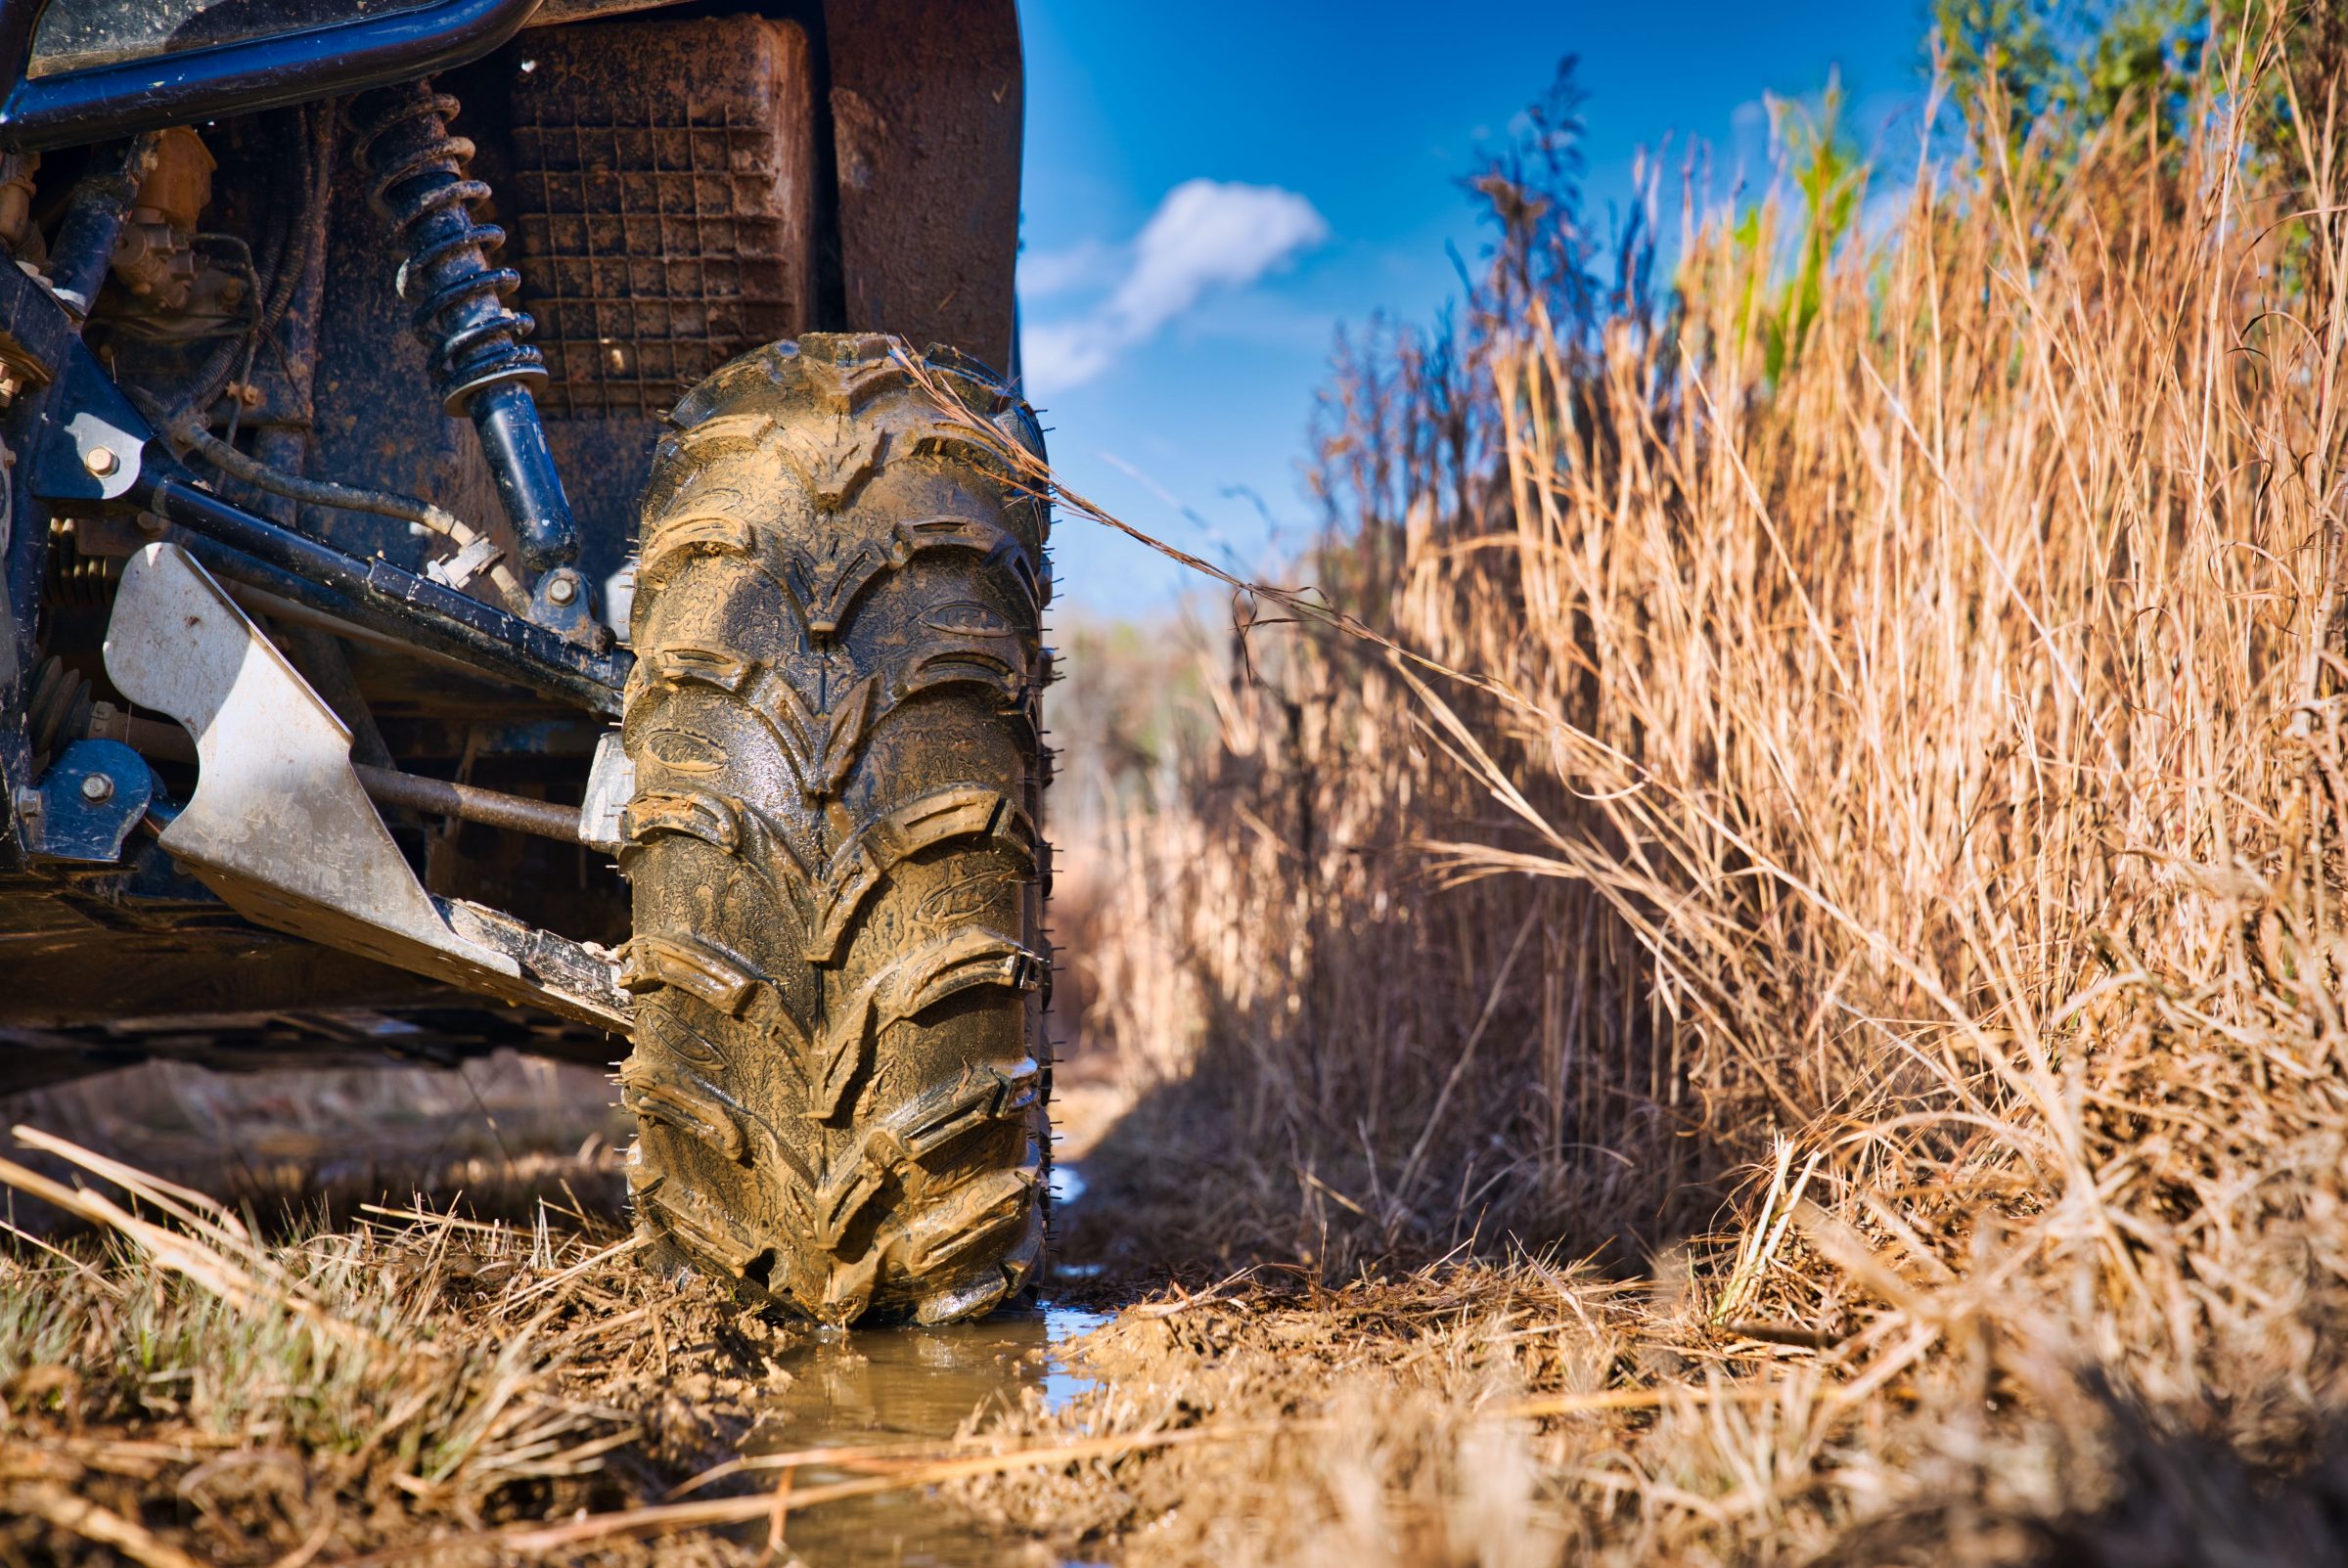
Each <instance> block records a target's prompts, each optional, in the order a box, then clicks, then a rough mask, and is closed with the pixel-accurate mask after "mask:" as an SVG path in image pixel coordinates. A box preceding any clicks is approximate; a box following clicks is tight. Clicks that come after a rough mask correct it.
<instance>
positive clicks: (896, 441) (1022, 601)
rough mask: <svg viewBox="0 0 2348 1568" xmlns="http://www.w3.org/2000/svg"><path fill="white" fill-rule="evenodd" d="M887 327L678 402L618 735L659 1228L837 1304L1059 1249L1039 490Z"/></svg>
mask: <svg viewBox="0 0 2348 1568" xmlns="http://www.w3.org/2000/svg"><path fill="white" fill-rule="evenodd" d="M892 342H893V339H890V338H886V337H881V336H866V335H836V336H835V335H822V336H814V335H811V336H806V337H803V338H801V339H800V340H799V341H798V343H797V344H796V346H795V347H794V346H793V345H791V344H789V343H785V344H779V345H776V346H774V347H771V348H766V349H761V350H759V351H758V352H756V353H753V354H749V355H746V356H745V357H743V358H741V359H738V360H736V361H734V362H733V363H732V364H729V365H727V366H726V367H725V368H723V369H721V370H719V371H718V372H717V373H716V374H715V375H713V376H711V377H710V378H709V379H708V380H707V381H703V382H702V383H701V384H700V386H698V387H696V388H695V389H694V390H693V391H692V392H691V393H689V394H688V395H687V396H686V397H685V399H684V400H683V401H682V402H681V403H679V404H678V405H677V408H676V411H675V413H674V414H673V415H672V416H671V420H672V423H673V424H674V425H675V426H676V429H675V431H674V432H673V433H672V434H669V435H667V436H665V437H664V438H663V439H662V440H661V442H660V445H659V448H658V451H657V452H656V453H655V459H654V464H653V473H652V479H651V482H650V484H649V485H648V487H647V489H646V493H645V501H644V515H643V532H642V534H641V536H640V537H641V541H642V550H641V556H640V560H639V565H638V569H637V586H636V601H635V607H634V611H633V618H632V631H633V641H634V645H635V650H636V658H637V663H636V670H635V674H634V676H633V678H632V679H631V681H630V684H629V689H628V694H627V708H626V717H625V720H624V728H623V738H624V741H625V744H626V748H627V753H628V755H629V757H630V758H631V759H633V761H634V763H635V765H636V793H635V795H634V796H633V798H632V800H631V802H630V804H629V805H628V807H627V810H626V815H625V817H624V819H623V822H622V837H623V840H624V844H623V847H622V849H621V852H620V867H621V870H622V871H623V872H624V873H625V874H626V875H627V877H628V880H629V882H630V884H631V887H632V890H633V899H634V906H635V916H634V932H635V934H634V937H633V939H632V940H631V941H630V943H629V944H628V950H627V956H626V963H625V967H624V969H623V971H622V983H623V984H624V985H626V987H627V988H628V989H629V990H630V991H632V992H634V993H635V994H636V996H637V999H638V1000H637V1024H636V1030H635V1038H634V1041H633V1049H632V1051H631V1053H630V1054H629V1056H628V1059H627V1061H626V1063H625V1065H623V1066H622V1067H621V1069H620V1074H619V1081H620V1086H621V1098H622V1102H623V1103H624V1104H625V1105H626V1106H627V1107H628V1109H630V1110H631V1111H633V1112H634V1113H635V1116H636V1119H637V1126H638V1130H639V1136H638V1139H637V1142H636V1144H635V1146H634V1147H633V1149H632V1150H631V1151H630V1153H629V1160H628V1183H629V1187H630V1189H631V1192H632V1194H633V1197H634V1200H635V1204H636V1212H637V1217H638V1223H639V1224H640V1226H641V1227H642V1229H643V1230H644V1232H646V1233H648V1234H649V1235H650V1236H651V1237H652V1238H653V1240H654V1241H655V1244H656V1247H657V1248H658V1249H659V1250H660V1251H662V1252H664V1253H666V1254H667V1255H668V1256H669V1257H670V1258H672V1259H675V1260H681V1261H683V1262H686V1263H689V1264H691V1265H694V1266H696V1267H699V1268H700V1269H703V1270H706V1271H707V1272H709V1273H710V1274H712V1275H715V1276H717V1277H719V1278H721V1279H723V1280H727V1281H730V1282H732V1283H733V1284H734V1286H735V1287H736V1289H737V1290H738V1291H739V1292H740V1293H742V1294H744V1295H746V1296H748V1297H750V1298H752V1299H757V1300H764V1301H770V1302H774V1303H778V1304H782V1305H785V1306H789V1307H795V1308H797V1309H798V1310H801V1311H803V1312H805V1313H807V1314H808V1315H810V1316H812V1317H814V1318H817V1319H819V1320H822V1321H824V1322H835V1323H846V1322H853V1321H855V1320H857V1319H859V1318H862V1317H865V1316H867V1315H871V1316H876V1317H884V1318H885V1317H905V1316H911V1317H913V1318H916V1319H919V1320H920V1321H922V1322H948V1321H951V1320H954V1319H958V1318H968V1317H972V1316H975V1315H977V1314H979V1313H982V1312H985V1311H986V1310H987V1309H989V1308H990V1307H993V1306H995V1305H996V1304H997V1303H999V1302H1001V1301H1003V1300H1004V1299H1005V1298H1006V1297H1008V1296H1011V1295H1013V1294H1015V1293H1016V1292H1017V1291H1019V1290H1020V1289H1021V1288H1022V1286H1023V1285H1024V1284H1025V1282H1026V1281H1027V1279H1028V1277H1029V1276H1030V1274H1031V1272H1032V1271H1033V1270H1034V1268H1035V1266H1036V1263H1037V1260H1038V1258H1039V1256H1040V1254H1041V1252H1042V1249H1043V1244H1044V1217H1045V1203H1046V1193H1045V1187H1046V1183H1045V1175H1046V1167H1047V1163H1048V1159H1049V1154H1048V1149H1049V1138H1048V1134H1047V1131H1046V1123H1045V1101H1046V1098H1047V1096H1048V1091H1049V1075H1048V1068H1047V1066H1046V1065H1045V1062H1046V1059H1047V1056H1048V1052H1047V1050H1046V1047H1045V1043H1044V1037H1043V1029H1042V1013H1043V1005H1044V1001H1045V987H1046V985H1047V984H1048V982H1049V975H1050V962H1049V959H1048V957H1047V954H1046V951H1045V940H1044V935H1043V926H1042V914H1043V896H1044V892H1045V886H1044V884H1045V880H1046V877H1047V874H1048V868H1047V865H1046V856H1047V853H1048V851H1047V848H1046V846H1045V844H1044V842H1043V840H1042V838H1041V837H1040V836H1039V833H1038V826H1039V824H1038V817H1039V815H1040V808H1041V802H1042V792H1043V784H1044V764H1043V759H1042V755H1041V751H1040V746H1041V734H1040V731H1039V728H1038V722H1037V698H1038V695H1039V692H1040V688H1041V686H1042V684H1043V674H1044V672H1043V669H1042V660H1043V657H1044V654H1043V650H1042V649H1041V647H1040V645H1039V642H1038V638H1039V632H1040V624H1039V623H1040V615H1041V612H1042V608H1043V605H1044V601H1045V599H1046V597H1047V594H1048V588H1049V579H1048V578H1047V576H1046V575H1045V570H1044V560H1045V556H1044V542H1045V530H1046V527H1047V517H1048V513H1047V511H1046V509H1045V507H1044V506H1043V504H1042V503H1040V502H1039V501H1037V500H1035V499H1034V498H1032V497H1029V496H1027V495H1025V494H1023V493H1021V492H1020V490H1019V489H1018V488H1017V487H1016V485H1015V484H1013V483H1012V482H1011V480H1010V478H1009V476H1008V474H1007V473H1005V472H1004V471H1003V470H1002V465H1001V462H1000V459H999V457H998V456H996V455H994V454H992V453H990V452H989V451H988V450H987V448H986V446H985V443H984V442H983V441H982V440H979V439H976V438H973V436H972V435H971V432H969V431H968V430H966V429H960V428H957V427H956V426H955V424H954V423H953V422H952V421H951V420H949V419H947V418H946V417H944V415H943V414H941V412H940V411H939V409H938V408H937V407H936V405H935V404H934V403H933V402H931V401H930V400H929V398H928V397H927V396H926V394H925V393H924V392H922V391H921V390H920V389H919V388H917V387H916V386H915V385H914V384H913V383H912V381H911V379H910V378H909V377H908V376H907V374H906V372H905V371H904V369H903V368H902V367H901V366H900V365H898V364H897V363H896V362H894V361H892V360H891V358H890V357H889V350H890V347H891V345H892ZM930 353H931V357H930V359H929V360H928V364H929V365H930V366H931V367H932V369H933V370H934V372H935V376H936V380H937V381H939V382H940V383H941V384H943V385H944V386H945V387H947V388H948V389H949V390H950V391H951V392H952V393H953V394H954V395H955V396H956V397H958V398H960V399H961V400H962V401H963V403H964V404H965V405H966V406H967V407H968V408H970V409H971V410H972V411H973V412H975V413H976V414H977V415H978V416H979V417H980V418H981V419H984V420H986V421H989V422H991V423H992V424H993V425H994V426H995V427H997V428H999V429H1001V430H1003V431H1004V432H1005V433H1007V434H1008V435H1010V436H1011V438H1012V439H1013V440H1015V441H1018V442H1021V443H1024V444H1025V445H1027V446H1028V447H1030V448H1031V449H1034V450H1037V451H1039V452H1040V450H1041V440H1042V438H1041V436H1040V434H1039V433H1038V431H1037V428H1036V425H1035V421H1034V418H1033V416H1032V415H1031V414H1029V413H1028V411H1027V409H1026V407H1025V406H1024V405H1023V404H1021V403H1020V402H1019V401H1018V400H1017V399H1016V398H1015V397H1013V396H1012V395H1011V394H1010V393H1009V392H1008V391H1007V390H1005V388H1004V387H1003V386H1002V384H1001V383H1000V382H998V381H996V380H995V379H994V378H993V377H992V376H991V375H990V374H989V373H987V372H985V371H983V370H981V369H979V368H978V367H976V366H975V365H972V364H971V363H969V362H968V361H964V360H961V359H959V358H958V357H956V356H953V355H952V354H951V353H950V352H948V351H945V350H936V349H933V350H931V351H930Z"/></svg>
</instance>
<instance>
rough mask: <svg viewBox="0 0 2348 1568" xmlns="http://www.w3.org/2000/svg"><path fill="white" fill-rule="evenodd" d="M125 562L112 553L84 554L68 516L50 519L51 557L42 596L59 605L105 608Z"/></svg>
mask: <svg viewBox="0 0 2348 1568" xmlns="http://www.w3.org/2000/svg"><path fill="white" fill-rule="evenodd" d="M121 576H122V562H121V561H120V560H117V559H115V558H114V557H113V556H85V555H83V554H82V553H81V551H80V548H79V541H78V540H77V538H76V537H75V535H74V532H73V524H72V522H71V521H70V520H69V519H68V518H65V517H52V518H50V519H49V561H48V571H47V573H46V579H47V580H46V581H45V582H44V583H43V584H42V588H43V593H42V598H43V599H44V600H45V601H46V602H47V603H48V604H49V605H51V606H52V607H56V608H74V609H104V608H105V607H106V606H107V605H111V604H113V599H114V584H115V583H116V582H117V581H119V580H120V579H121Z"/></svg>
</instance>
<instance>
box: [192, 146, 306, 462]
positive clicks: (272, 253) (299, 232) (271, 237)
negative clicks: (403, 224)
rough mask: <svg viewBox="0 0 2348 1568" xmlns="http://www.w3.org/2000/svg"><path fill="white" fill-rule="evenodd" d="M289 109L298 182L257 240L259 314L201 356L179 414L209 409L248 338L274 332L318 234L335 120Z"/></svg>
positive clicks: (290, 303) (229, 374)
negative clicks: (295, 131) (246, 329)
mask: <svg viewBox="0 0 2348 1568" xmlns="http://www.w3.org/2000/svg"><path fill="white" fill-rule="evenodd" d="M293 115H294V124H295V125H296V126H298V127H299V132H300V134H299V135H298V137H297V138H296V142H295V145H296V148H297V154H296V164H297V169H296V172H297V175H298V178H299V185H298V188H297V191H296V196H295V200H294V202H290V203H289V202H278V203H275V210H274V211H272V212H271V213H270V216H269V228H268V231H267V233H266V234H265V235H264V236H263V237H262V240H261V263H260V265H259V266H258V267H257V268H255V269H254V270H255V271H256V272H257V273H258V274H259V275H260V276H261V277H265V278H267V279H268V280H269V282H268V292H267V295H266V296H265V297H264V298H262V299H261V300H260V302H259V314H258V315H256V316H255V317H254V319H253V326H252V330H251V332H250V333H249V334H248V335H243V336H236V337H230V338H227V339H225V340H223V341H222V342H220V343H219V344H218V345H217V346H215V347H214V348H213V349H212V351H211V353H210V354H208V355H207V356H205V358H204V361H203V365H202V366H201V367H199V368H198V370H197V372H196V375H195V377H194V379H193V380H192V381H190V382H189V383H188V386H187V389H186V390H185V391H184V392H183V393H182V394H181V395H180V398H179V402H178V405H177V410H176V411H177V412H178V413H180V414H183V415H184V414H191V413H198V412H202V413H207V414H208V413H209V412H210V410H211V406H212V405H213V404H214V403H215V402H218V401H219V398H220V393H221V391H222V390H223V389H224V388H226V387H227V385H228V381H229V378H230V377H231V376H233V375H235V374H236V369H237V365H238V364H239V362H240V360H241V359H242V357H243V356H244V354H245V353H246V352H247V349H248V339H250V340H258V339H259V338H261V337H266V336H269V335H270V334H271V333H274V332H276V331H277V328H278V324H279V323H281V322H283V321H284V320H285V319H286V312H287V311H288V310H289V309H291V308H293V304H294V290H296V289H298V288H299V287H300V286H301V274H302V269H303V267H304V266H305V265H306V264H307V262H308V261H309V255H310V244H311V241H312V240H313V238H314V237H315V236H316V234H317V232H318V221H317V219H318V208H319V205H320V203H322V202H325V200H326V195H327V188H328V183H329V181H330V180H331V179H332V177H333V171H334V159H335V133H336V128H337V124H338V121H337V120H336V118H335V114H334V111H333V109H332V108H331V107H329V106H325V105H320V106H315V107H314V108H313V109H308V110H294V111H293ZM172 423H177V422H176V421H174V422H172Z"/></svg>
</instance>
